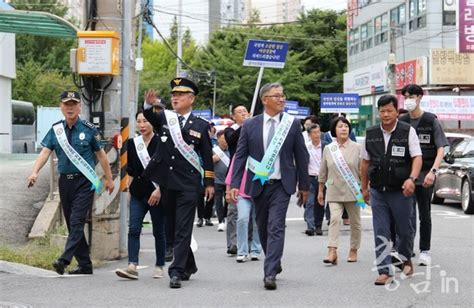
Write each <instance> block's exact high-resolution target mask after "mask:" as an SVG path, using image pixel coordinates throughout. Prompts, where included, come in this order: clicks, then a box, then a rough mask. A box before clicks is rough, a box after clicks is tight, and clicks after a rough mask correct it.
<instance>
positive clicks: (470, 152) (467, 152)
mask: <svg viewBox="0 0 474 308" xmlns="http://www.w3.org/2000/svg"><path fill="white" fill-rule="evenodd" d="M462 156H464V157H472V156H474V140H471V142H469V143H468V144H467V145H466V147H465V148H464V150H463V153H462Z"/></svg>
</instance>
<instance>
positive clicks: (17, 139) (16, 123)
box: [12, 100, 36, 153]
mask: <svg viewBox="0 0 474 308" xmlns="http://www.w3.org/2000/svg"><path fill="white" fill-rule="evenodd" d="M35 136H36V132H35V107H34V106H33V104H32V103H30V102H23V101H16V100H12V153H34V152H35Z"/></svg>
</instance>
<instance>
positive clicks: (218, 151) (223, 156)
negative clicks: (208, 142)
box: [212, 145, 230, 168]
mask: <svg viewBox="0 0 474 308" xmlns="http://www.w3.org/2000/svg"><path fill="white" fill-rule="evenodd" d="M212 151H213V152H214V154H216V155H217V156H219V158H220V159H221V162H223V163H224V165H225V166H226V167H227V168H228V167H229V164H230V159H229V157H228V156H227V155H226V154H225V153H224V151H222V149H221V148H220V147H219V146H218V145H216V146H215V147H213V148H212Z"/></svg>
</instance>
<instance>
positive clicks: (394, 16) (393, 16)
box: [390, 8, 399, 25]
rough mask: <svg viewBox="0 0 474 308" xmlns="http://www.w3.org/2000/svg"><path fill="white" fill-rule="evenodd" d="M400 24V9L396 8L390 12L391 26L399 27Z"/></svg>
mask: <svg viewBox="0 0 474 308" xmlns="http://www.w3.org/2000/svg"><path fill="white" fill-rule="evenodd" d="M398 23H399V15H398V8H396V9H393V10H391V11H390V25H398Z"/></svg>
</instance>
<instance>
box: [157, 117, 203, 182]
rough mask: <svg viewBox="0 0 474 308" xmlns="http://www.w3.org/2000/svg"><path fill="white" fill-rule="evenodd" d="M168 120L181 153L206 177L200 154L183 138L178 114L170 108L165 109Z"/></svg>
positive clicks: (174, 140) (175, 143) (172, 135)
mask: <svg viewBox="0 0 474 308" xmlns="http://www.w3.org/2000/svg"><path fill="white" fill-rule="evenodd" d="M164 112H165V118H166V122H167V123H168V129H169V130H170V134H171V138H172V139H173V142H174V145H175V146H176V148H177V149H178V151H179V153H181V155H183V157H184V158H185V159H186V160H187V161H188V162H189V163H190V164H191V165H192V166H193V167H194V168H196V170H197V171H199V173H200V174H201V177H202V178H203V179H204V170H203V169H202V167H201V163H200V160H199V156H198V155H197V153H196V152H195V151H194V149H193V148H191V147H190V146H189V144H187V143H186V141H184V139H183V135H182V134H181V127H180V125H179V121H178V116H177V115H176V113H175V112H173V111H170V110H164Z"/></svg>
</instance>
